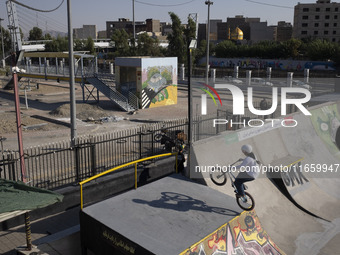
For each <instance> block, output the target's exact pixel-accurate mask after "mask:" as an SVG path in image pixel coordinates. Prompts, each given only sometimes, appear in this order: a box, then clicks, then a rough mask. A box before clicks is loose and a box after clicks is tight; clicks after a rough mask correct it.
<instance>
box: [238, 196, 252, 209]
mask: <svg viewBox="0 0 340 255" xmlns="http://www.w3.org/2000/svg"><path fill="white" fill-rule="evenodd" d="M244 194H245V199H243V198H241V197H236V202H237V204H238V206H239V207H241V208H242V209H243V210H245V211H251V210H253V209H254V207H255V200H254V198H253V197H252V196H251V195H250V194H249V193H248V192H244Z"/></svg>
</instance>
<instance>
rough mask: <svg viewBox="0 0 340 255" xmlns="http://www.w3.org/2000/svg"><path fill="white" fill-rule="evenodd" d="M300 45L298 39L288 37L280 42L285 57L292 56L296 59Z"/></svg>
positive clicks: (300, 42)
mask: <svg viewBox="0 0 340 255" xmlns="http://www.w3.org/2000/svg"><path fill="white" fill-rule="evenodd" d="M301 45H302V41H301V40H299V39H294V38H292V39H290V40H288V41H285V42H283V43H282V46H283V50H284V52H285V53H286V56H285V58H293V59H296V58H298V57H299V56H300V51H299V50H300V47H301Z"/></svg>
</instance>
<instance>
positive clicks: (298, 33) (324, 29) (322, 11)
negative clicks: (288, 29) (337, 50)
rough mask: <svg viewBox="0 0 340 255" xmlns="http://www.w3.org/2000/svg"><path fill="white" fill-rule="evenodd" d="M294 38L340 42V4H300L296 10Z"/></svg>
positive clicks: (319, 0)
mask: <svg viewBox="0 0 340 255" xmlns="http://www.w3.org/2000/svg"><path fill="white" fill-rule="evenodd" d="M293 37H294V38H298V39H302V38H320V39H327V40H329V41H331V42H340V3H336V2H331V1H330V0H317V1H316V3H311V4H301V3H298V4H297V5H296V6H295V8H294V28H293Z"/></svg>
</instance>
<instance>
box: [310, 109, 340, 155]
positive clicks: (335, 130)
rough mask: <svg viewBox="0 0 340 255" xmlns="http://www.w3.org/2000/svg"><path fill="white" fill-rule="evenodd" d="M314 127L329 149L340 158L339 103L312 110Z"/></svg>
mask: <svg viewBox="0 0 340 255" xmlns="http://www.w3.org/2000/svg"><path fill="white" fill-rule="evenodd" d="M311 113H312V116H311V120H312V123H313V126H314V129H315V131H316V133H317V134H318V136H319V137H320V138H321V139H322V141H323V142H324V143H325V144H326V145H327V147H328V149H329V150H330V151H331V152H332V153H333V154H334V155H337V156H338V157H339V158H340V153H339V150H340V115H339V112H338V109H337V105H336V104H333V105H327V106H324V107H321V108H318V109H315V110H311Z"/></svg>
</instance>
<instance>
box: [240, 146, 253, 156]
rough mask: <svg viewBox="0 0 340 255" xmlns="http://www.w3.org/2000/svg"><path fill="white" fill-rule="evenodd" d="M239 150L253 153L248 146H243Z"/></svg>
mask: <svg viewBox="0 0 340 255" xmlns="http://www.w3.org/2000/svg"><path fill="white" fill-rule="evenodd" d="M241 150H242V151H243V152H246V153H248V154H249V153H251V152H252V151H253V148H252V147H251V145H249V144H245V145H243V146H242V147H241Z"/></svg>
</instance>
